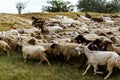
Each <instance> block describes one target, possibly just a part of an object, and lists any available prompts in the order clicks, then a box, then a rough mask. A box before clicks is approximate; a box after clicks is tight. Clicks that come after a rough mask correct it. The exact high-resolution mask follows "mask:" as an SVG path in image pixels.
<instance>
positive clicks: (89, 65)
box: [83, 64, 91, 76]
mask: <svg viewBox="0 0 120 80" xmlns="http://www.w3.org/2000/svg"><path fill="white" fill-rule="evenodd" d="M90 67H91V64H88V66H87V68H86V70H85V72H84V73H83V76H84V75H85V74H86V73H87V71H88V69H89V68H90Z"/></svg>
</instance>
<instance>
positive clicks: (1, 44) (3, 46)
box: [0, 40, 11, 56]
mask: <svg viewBox="0 0 120 80" xmlns="http://www.w3.org/2000/svg"><path fill="white" fill-rule="evenodd" d="M10 50H11V48H10V46H9V45H8V44H7V43H6V42H5V41H3V40H0V51H1V52H4V53H6V54H7V55H8V56H9V51H10Z"/></svg>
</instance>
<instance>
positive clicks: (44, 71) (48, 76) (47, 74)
mask: <svg viewBox="0 0 120 80" xmlns="http://www.w3.org/2000/svg"><path fill="white" fill-rule="evenodd" d="M38 61H39V60H35V59H29V60H28V61H27V63H24V62H23V58H22V55H21V54H13V55H11V56H9V57H7V56H0V80H103V78H104V76H106V74H101V75H98V74H97V75H93V72H92V71H93V69H92V68H91V69H90V70H89V71H88V73H87V74H86V75H85V76H82V73H83V72H84V70H85V68H86V66H84V68H82V69H81V70H78V66H79V63H78V62H76V63H75V64H74V65H72V66H70V65H67V64H65V65H63V66H62V67H61V66H60V63H58V64H54V63H53V61H51V64H52V66H50V67H49V66H48V64H47V63H46V62H43V63H42V64H41V65H37V62H38ZM108 80H120V72H118V71H117V72H116V71H113V74H112V75H111V76H110V79H108Z"/></svg>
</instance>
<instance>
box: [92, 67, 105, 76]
mask: <svg viewBox="0 0 120 80" xmlns="http://www.w3.org/2000/svg"><path fill="white" fill-rule="evenodd" d="M93 67H94V75H96V74H97V73H98V74H103V72H100V71H97V65H93Z"/></svg>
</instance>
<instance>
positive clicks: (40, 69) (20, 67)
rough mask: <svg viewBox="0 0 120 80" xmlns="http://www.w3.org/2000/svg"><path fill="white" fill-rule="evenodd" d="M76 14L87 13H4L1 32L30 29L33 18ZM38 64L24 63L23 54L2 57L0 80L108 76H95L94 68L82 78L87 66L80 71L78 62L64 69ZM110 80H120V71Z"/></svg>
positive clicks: (93, 79) (97, 78)
mask: <svg viewBox="0 0 120 80" xmlns="http://www.w3.org/2000/svg"><path fill="white" fill-rule="evenodd" d="M76 14H81V15H84V14H85V13H26V14H21V15H18V14H5V13H4V14H0V15H1V18H0V30H2V31H3V30H8V29H11V27H15V28H18V27H25V28H30V27H32V26H31V16H36V17H43V18H44V17H51V18H54V17H55V15H65V16H68V17H71V18H74V17H76ZM89 14H91V15H92V16H99V15H101V14H100V13H89ZM105 15H110V14H105ZM37 62H39V60H36V59H29V60H28V61H27V62H26V63H24V62H23V57H22V53H12V54H11V55H10V56H6V55H5V56H4V55H0V80H103V78H104V76H106V74H101V75H98V74H97V75H93V69H92V68H91V69H90V70H89V71H88V73H87V74H86V75H85V76H82V73H83V72H84V70H85V68H86V66H84V68H82V69H81V70H78V67H79V65H80V63H79V61H76V62H75V64H74V65H72V66H71V65H68V64H65V65H63V66H62V67H61V66H60V63H58V64H54V62H53V61H50V62H51V66H50V67H49V66H48V64H47V63H46V62H44V63H42V64H41V65H37ZM108 80H120V70H118V71H115V70H114V71H113V73H112V75H111V76H110V79H108Z"/></svg>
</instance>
